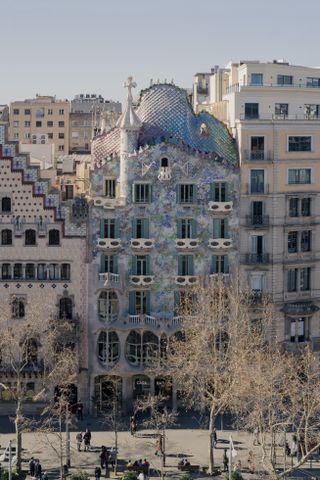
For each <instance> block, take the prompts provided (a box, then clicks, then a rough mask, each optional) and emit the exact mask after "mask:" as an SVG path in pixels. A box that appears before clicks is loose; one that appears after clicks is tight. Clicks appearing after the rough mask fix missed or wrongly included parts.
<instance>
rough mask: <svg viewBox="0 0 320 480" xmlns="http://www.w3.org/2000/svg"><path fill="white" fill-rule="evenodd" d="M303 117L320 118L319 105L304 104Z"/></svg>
mask: <svg viewBox="0 0 320 480" xmlns="http://www.w3.org/2000/svg"><path fill="white" fill-rule="evenodd" d="M304 115H305V117H306V118H308V119H313V118H319V117H320V105H316V104H314V103H313V104H310V103H309V104H306V105H305V106H304Z"/></svg>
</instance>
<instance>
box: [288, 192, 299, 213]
mask: <svg viewBox="0 0 320 480" xmlns="http://www.w3.org/2000/svg"><path fill="white" fill-rule="evenodd" d="M289 216H290V217H298V216H299V198H297V197H294V198H290V200H289Z"/></svg>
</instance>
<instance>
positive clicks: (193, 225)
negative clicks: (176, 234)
mask: <svg viewBox="0 0 320 480" xmlns="http://www.w3.org/2000/svg"><path fill="white" fill-rule="evenodd" d="M191 228H192V238H197V236H198V232H197V220H195V219H194V218H193V219H192V220H191Z"/></svg>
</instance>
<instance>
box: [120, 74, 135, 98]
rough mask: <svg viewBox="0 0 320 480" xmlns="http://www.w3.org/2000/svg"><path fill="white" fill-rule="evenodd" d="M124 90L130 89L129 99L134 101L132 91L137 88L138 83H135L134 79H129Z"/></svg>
mask: <svg viewBox="0 0 320 480" xmlns="http://www.w3.org/2000/svg"><path fill="white" fill-rule="evenodd" d="M123 86H124V88H127V89H128V98H129V97H130V98H131V99H132V92H131V90H132V89H133V88H136V86H137V84H136V82H134V81H133V77H131V76H130V77H128V80H127V81H126V82H124V85H123Z"/></svg>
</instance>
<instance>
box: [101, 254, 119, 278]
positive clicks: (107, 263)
mask: <svg viewBox="0 0 320 480" xmlns="http://www.w3.org/2000/svg"><path fill="white" fill-rule="evenodd" d="M101 273H115V274H117V273H118V257H117V255H101Z"/></svg>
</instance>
